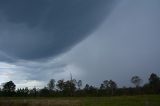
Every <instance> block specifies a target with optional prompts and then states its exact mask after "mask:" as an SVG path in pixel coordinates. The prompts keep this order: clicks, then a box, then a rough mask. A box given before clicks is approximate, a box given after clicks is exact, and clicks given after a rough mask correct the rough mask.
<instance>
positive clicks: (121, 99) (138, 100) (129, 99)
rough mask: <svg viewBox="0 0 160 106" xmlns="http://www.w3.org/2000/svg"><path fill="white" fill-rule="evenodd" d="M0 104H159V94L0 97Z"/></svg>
mask: <svg viewBox="0 0 160 106" xmlns="http://www.w3.org/2000/svg"><path fill="white" fill-rule="evenodd" d="M0 106H160V95H145V96H116V97H69V98H67V97H61V98H39V97H38V98H13V97H12V98H0Z"/></svg>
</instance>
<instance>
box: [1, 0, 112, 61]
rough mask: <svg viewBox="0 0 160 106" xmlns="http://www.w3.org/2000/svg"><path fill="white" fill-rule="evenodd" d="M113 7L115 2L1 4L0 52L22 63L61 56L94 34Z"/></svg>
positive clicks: (9, 0)
mask: <svg viewBox="0 0 160 106" xmlns="http://www.w3.org/2000/svg"><path fill="white" fill-rule="evenodd" d="M114 4H115V0H38V1H36V0H1V1H0V16H1V18H0V23H1V25H0V51H2V52H4V53H6V55H8V56H11V57H14V58H19V59H26V60H34V59H41V58H47V57H51V56H56V55H58V54H61V53H63V52H65V51H67V50H69V49H70V48H72V47H73V46H74V45H75V44H76V43H78V42H80V41H81V40H82V39H84V38H85V37H86V36H88V35H89V34H90V33H92V32H93V31H95V28H97V27H98V26H99V24H100V23H102V22H103V20H104V19H105V18H106V16H107V15H108V14H109V13H110V11H111V9H112V8H113V6H114ZM1 60H2V59H1Z"/></svg>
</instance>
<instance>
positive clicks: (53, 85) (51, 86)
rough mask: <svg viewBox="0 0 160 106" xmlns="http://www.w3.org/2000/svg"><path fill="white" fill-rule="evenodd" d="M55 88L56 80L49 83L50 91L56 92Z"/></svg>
mask: <svg viewBox="0 0 160 106" xmlns="http://www.w3.org/2000/svg"><path fill="white" fill-rule="evenodd" d="M54 87H55V80H54V79H51V80H50V81H49V83H48V89H49V90H51V91H53V90H54Z"/></svg>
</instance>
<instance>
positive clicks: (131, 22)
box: [0, 0, 160, 87]
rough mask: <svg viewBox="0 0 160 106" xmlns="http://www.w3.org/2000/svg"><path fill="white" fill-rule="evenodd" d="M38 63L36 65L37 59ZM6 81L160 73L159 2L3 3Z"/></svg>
mask: <svg viewBox="0 0 160 106" xmlns="http://www.w3.org/2000/svg"><path fill="white" fill-rule="evenodd" d="M35 60H36V61H35ZM0 61H1V62H0V72H1V74H0V83H3V82H5V81H9V80H12V81H14V82H15V83H16V85H17V87H26V86H29V87H34V86H36V87H44V86H46V84H47V82H48V81H49V79H51V78H54V79H55V80H56V81H57V80H59V79H69V75H70V73H72V75H73V78H76V79H77V80H78V79H81V80H82V81H83V85H84V84H86V83H88V84H92V85H95V86H97V87H98V86H99V84H100V83H101V82H102V81H103V80H109V79H112V80H114V81H116V82H117V84H118V87H123V86H132V85H131V82H130V78H131V77H132V76H134V75H138V76H140V77H141V78H142V79H143V84H144V83H146V82H147V81H148V76H149V75H150V74H151V73H156V74H157V75H160V1H159V0H117V1H116V0H114V1H113V0H37V1H35V0H14V1H13V0H12V1H11V0H1V1H0Z"/></svg>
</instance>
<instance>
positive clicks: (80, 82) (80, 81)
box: [77, 80, 82, 90]
mask: <svg viewBox="0 0 160 106" xmlns="http://www.w3.org/2000/svg"><path fill="white" fill-rule="evenodd" d="M77 86H78V89H79V90H80V89H81V86H82V80H78V82H77Z"/></svg>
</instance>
